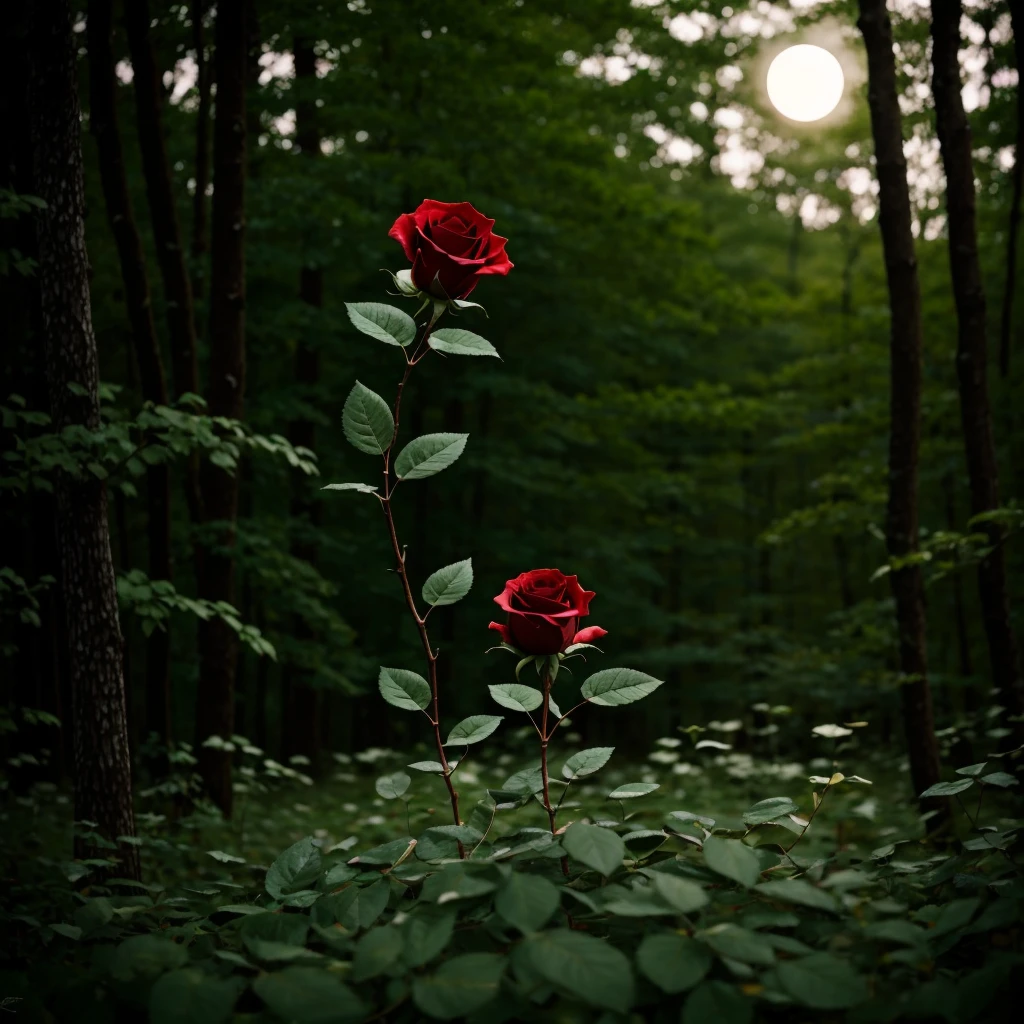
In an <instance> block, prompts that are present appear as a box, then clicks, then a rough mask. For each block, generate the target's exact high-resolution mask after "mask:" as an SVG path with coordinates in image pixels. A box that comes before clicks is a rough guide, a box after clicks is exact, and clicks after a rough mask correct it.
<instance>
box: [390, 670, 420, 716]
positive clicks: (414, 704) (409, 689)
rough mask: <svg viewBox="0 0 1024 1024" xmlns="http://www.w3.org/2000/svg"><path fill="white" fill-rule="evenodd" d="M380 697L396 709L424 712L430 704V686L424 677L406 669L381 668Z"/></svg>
mask: <svg viewBox="0 0 1024 1024" xmlns="http://www.w3.org/2000/svg"><path fill="white" fill-rule="evenodd" d="M377 685H378V687H379V688H380V695H381V696H382V697H383V698H384V699H385V700H386V701H387V702H388V703H389V704H391V705H393V706H394V707H396V708H403V709H404V710H405V711H423V710H424V709H425V708H426V707H427V705H428V704H430V685H429V684H428V683H427V681H426V679H424V678H423V676H420V675H417V674H416V673H415V672H409V671H408V670H407V669H404V668H381V670H380V675H379V676H378V677H377Z"/></svg>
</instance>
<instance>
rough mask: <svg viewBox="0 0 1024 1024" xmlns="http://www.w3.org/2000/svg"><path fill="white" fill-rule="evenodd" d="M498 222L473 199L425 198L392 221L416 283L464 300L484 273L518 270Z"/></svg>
mask: <svg viewBox="0 0 1024 1024" xmlns="http://www.w3.org/2000/svg"><path fill="white" fill-rule="evenodd" d="M493 227H494V221H493V220H490V219H488V218H487V217H485V216H484V215H483V214H482V213H480V211H479V210H476V209H474V207H473V204H472V203H439V202H438V201H437V200H436V199H424V200H423V202H422V203H420V205H419V206H418V207H417V208H416V212H415V213H403V214H402V216H401V217H399V218H398V220H396V221H395V223H394V224H393V225H392V227H391V230H390V231H389V232H388V238H393V239H394V240H395V241H396V242H398V243H399V244H400V245H401V246H402V248H403V249H404V250H405V255H406V257H407V258H408V259H409V260H411V261H412V282H413V284H414V285H416V287H417V288H419V290H420V291H422V292H429V293H430V294H431V295H434V296H436V297H437V298H439V299H464V298H465V297H466V296H467V295H468V294H469V293H470V292H471V291H472V290H473V289H474V288H475V287H476V286H477V282H478V281H479V280H480V278H481V277H486V276H487V275H489V274H500V275H501V276H502V277H504V276H505V275H506V274H507V273H508V272H509V271H510V270H511V269H512V266H513V264H512V261H511V260H510V259H509V258H508V256H506V255H505V243H506V242H507V241H508V239H507V238H502V237H501V235H496V234H495V233H494V232H493V231H492V230H491V229H492V228H493Z"/></svg>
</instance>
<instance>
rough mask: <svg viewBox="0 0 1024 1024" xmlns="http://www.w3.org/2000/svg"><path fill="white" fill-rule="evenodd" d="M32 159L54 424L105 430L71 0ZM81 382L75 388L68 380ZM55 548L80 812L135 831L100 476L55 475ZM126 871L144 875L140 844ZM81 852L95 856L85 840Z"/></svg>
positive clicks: (41, 20)
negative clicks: (39, 204) (41, 205)
mask: <svg viewBox="0 0 1024 1024" xmlns="http://www.w3.org/2000/svg"><path fill="white" fill-rule="evenodd" d="M30 46H31V53H32V69H31V104H30V107H31V117H32V157H33V161H32V162H33V172H34V179H35V192H36V194H37V195H39V196H40V198H42V199H44V200H45V201H46V209H45V210H42V211H40V212H39V213H38V214H36V224H37V231H38V239H39V271H38V273H39V288H40V295H41V298H42V304H43V349H44V356H45V360H46V376H47V384H48V387H49V394H50V410H51V414H52V416H53V425H54V429H55V430H58V431H60V430H64V429H66V428H71V427H84V428H85V429H87V430H97V429H98V428H99V426H100V403H99V366H98V361H97V356H96V338H95V336H94V335H93V330H92V311H91V308H90V305H89V266H88V255H87V253H86V249H85V223H84V221H83V214H84V206H85V183H84V178H83V172H82V141H81V135H80V112H79V106H78V78H77V67H76V46H75V43H74V40H73V38H72V33H71V15H70V11H69V9H68V4H67V0H36V3H35V4H34V5H33V7H32V35H31V44H30ZM72 384H75V385H78V387H77V388H76V389H75V391H74V392H72V390H71V387H70V385H72ZM56 495H57V523H58V545H59V550H60V564H61V580H62V585H63V589H64V607H65V613H66V621H67V630H68V645H69V648H70V651H71V685H72V694H73V705H74V706H73V709H72V716H73V729H74V762H75V818H76V820H79V821H81V820H83V819H85V820H91V821H95V822H97V823H98V828H97V830H98V831H99V832H100V833H101V834H103V835H104V836H106V837H107V838H109V839H112V840H116V838H117V837H118V836H134V834H135V818H134V814H133V812H132V778H131V763H130V760H129V756H128V729H127V723H126V719H125V699H124V679H123V677H122V673H121V658H122V640H121V628H120V624H119V622H118V617H117V593H116V589H115V585H114V566H113V561H112V559H111V555H110V531H109V527H108V524H107V497H106V490H105V488H104V486H103V483H102V482H101V481H99V480H96V479H95V478H94V477H93V476H92V474H89V473H83V474H82V476H81V477H79V478H76V477H73V476H71V475H69V474H67V473H61V474H60V475H59V476H58V478H57V481H56ZM119 850H120V856H121V859H122V865H121V867H120V868H119V869H118V873H119V874H122V875H126V876H127V877H129V878H138V877H139V857H138V851H137V850H136V848H135V847H134V846H131V845H123V846H120V847H119ZM76 854H77V855H78V856H90V855H94V851H93V850H91V849H90V848H89V845H88V844H86V843H84V842H82V841H81V840H79V841H77V843H76Z"/></svg>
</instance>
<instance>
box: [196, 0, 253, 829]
mask: <svg viewBox="0 0 1024 1024" xmlns="http://www.w3.org/2000/svg"><path fill="white" fill-rule="evenodd" d="M246 42H247V40H246V32H245V0H220V2H219V3H218V4H217V21H216V30H215V35H214V46H215V50H214V67H215V72H214V73H215V75H216V78H217V111H216V116H215V119H214V129H213V183H214V193H213V216H212V220H211V227H212V231H211V241H212V247H211V253H212V264H213V271H212V274H211V277H210V369H209V389H208V395H207V404H208V406H209V411H210V413H211V415H213V416H228V417H230V418H232V419H241V416H242V397H243V394H244V391H245V70H246V52H247V46H246ZM200 482H201V486H202V497H203V507H204V513H205V517H206V538H205V543H207V544H208V546H207V547H206V549H205V551H204V553H203V558H202V566H201V573H200V578H199V582H200V595H201V596H202V597H205V598H207V599H209V600H212V601H227V602H229V603H233V602H234V596H235V563H234V558H233V555H232V548H233V547H234V544H235V525H236V521H237V518H238V484H239V481H238V476H237V475H236V474H235V473H231V472H226V471H225V470H223V469H221V468H220V467H219V466H215V465H213V464H212V463H210V462H205V463H204V464H203V467H202V472H201V474H200ZM237 643H238V641H237V637H236V635H235V633H234V632H233V631H232V629H231V627H230V626H228V625H226V624H225V623H224V622H222V621H221V620H220V619H212V620H210V621H209V622H204V623H202V624H201V625H200V628H199V660H200V665H199V688H200V694H201V700H200V701H199V702H198V705H197V711H196V739H197V740H198V742H199V743H200V744H201V743H202V742H203V740H204V739H206V738H207V737H209V736H214V735H218V736H224V737H228V736H230V735H231V734H232V733H233V732H234V725H235V671H236V661H237ZM199 770H200V773H201V774H202V777H203V781H204V782H205V784H206V788H207V791H208V793H209V795H210V796H211V797H212V798H213V800H214V802H215V803H216V804H217V805H218V806H219V807H220V808H221V810H222V811H224V813H225V814H227V815H230V813H231V757H230V755H229V754H227V753H225V752H224V751H222V750H218V749H214V748H209V747H200V756H199Z"/></svg>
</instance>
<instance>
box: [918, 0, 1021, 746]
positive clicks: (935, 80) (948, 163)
mask: <svg viewBox="0 0 1024 1024" xmlns="http://www.w3.org/2000/svg"><path fill="white" fill-rule="evenodd" d="M960 15H961V5H960V0H932V26H931V31H932V93H933V94H934V96H935V124H936V129H937V131H938V136H939V147H940V150H941V153H942V163H943V166H944V167H945V171H946V212H947V215H948V218H949V266H950V273H951V276H952V279H953V297H954V299H955V300H956V318H957V353H956V369H957V380H958V383H959V387H960V419H961V423H962V425H963V432H964V450H965V452H966V455H967V475H968V478H969V480H970V491H971V515H972V516H977V515H980V514H981V513H983V512H988V511H991V510H992V509H995V508H998V506H999V469H998V466H997V463H996V449H995V441H994V439H993V437H992V413H991V409H990V407H989V400H988V340H987V334H986V331H987V325H986V314H985V290H984V286H983V284H982V278H981V264H980V262H979V259H978V232H977V223H976V216H975V196H974V165H973V160H972V155H971V128H970V124H969V123H968V120H967V115H966V113H965V112H964V105H963V98H962V97H961V92H960V90H961V83H960V62H959V58H958V50H959V48H960ZM979 528H980V529H981V530H983V531H984V532H985V534H986V535H987V536H988V540H989V545H990V550H989V553H988V555H987V556H986V557H985V558H983V559H982V560H981V562H980V563H979V565H978V590H979V594H980V597H981V614H982V619H983V620H984V625H985V635H986V638H987V640H988V649H989V661H990V663H991V669H992V681H993V683H994V684H995V686H996V688H997V689H998V691H999V697H1000V700H1001V702H1002V703H1003V704H1004V705H1005V706H1006V707H1007V709H1008V710H1009V712H1010V713H1011V714H1012V715H1015V716H1020V715H1024V681H1022V679H1021V674H1020V660H1019V657H1018V651H1017V640H1016V637H1015V636H1014V633H1013V625H1012V622H1011V619H1010V593H1009V583H1008V580H1007V576H1006V556H1005V553H1004V551H1003V544H1002V542H1003V536H1004V532H1003V530H1002V529H1001V528H1000V527H999V526H998V525H997V524H995V523H983V524H980V526H979ZM1016 732H1017V734H1018V736H1022V737H1024V724H1022V723H1020V722H1018V723H1017V726H1016Z"/></svg>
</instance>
